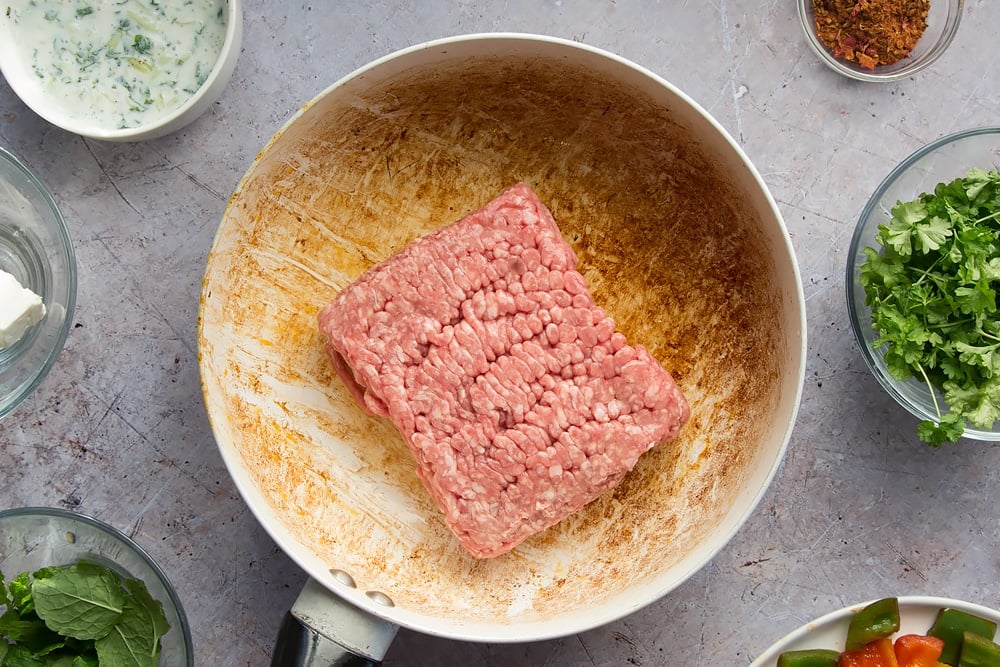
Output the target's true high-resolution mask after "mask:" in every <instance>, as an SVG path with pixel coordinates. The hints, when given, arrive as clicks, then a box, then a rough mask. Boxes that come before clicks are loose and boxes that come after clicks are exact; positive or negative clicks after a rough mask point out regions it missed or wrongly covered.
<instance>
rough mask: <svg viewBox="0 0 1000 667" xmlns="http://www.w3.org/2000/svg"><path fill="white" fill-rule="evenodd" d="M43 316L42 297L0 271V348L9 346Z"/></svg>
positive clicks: (43, 305)
mask: <svg viewBox="0 0 1000 667" xmlns="http://www.w3.org/2000/svg"><path fill="white" fill-rule="evenodd" d="M44 317H45V304H44V303H42V298H41V297H40V296H38V295H37V294H35V293H34V292H32V291H31V290H30V289H28V288H26V287H21V283H19V282H17V278H15V277H14V276H12V275H11V274H9V273H7V272H6V271H0V350H2V349H4V348H8V347H11V346H12V345H14V343H16V342H17V341H19V340H21V337H22V336H23V335H24V334H25V332H26V331H27V330H28V329H30V328H31V327H33V326H35V325H36V324H38V323H39V322H41V321H42V318H44Z"/></svg>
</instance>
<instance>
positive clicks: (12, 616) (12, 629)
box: [0, 609, 62, 664]
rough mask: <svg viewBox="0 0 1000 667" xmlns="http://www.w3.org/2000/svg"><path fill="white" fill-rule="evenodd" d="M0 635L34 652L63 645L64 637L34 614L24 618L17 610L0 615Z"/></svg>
mask: <svg viewBox="0 0 1000 667" xmlns="http://www.w3.org/2000/svg"><path fill="white" fill-rule="evenodd" d="M0 635H2V636H4V637H7V638H8V639H11V640H13V641H15V642H18V643H22V644H25V645H27V646H28V648H30V649H31V650H32V651H34V652H38V651H42V650H44V649H45V648H51V647H55V646H61V645H62V637H60V636H59V635H58V634H56V633H55V632H53V631H52V630H50V629H49V628H48V626H46V625H45V623H43V622H42V620H41V619H40V618H38V617H37V616H36V615H35V614H34V613H28V614H25V615H23V616H22V615H21V614H20V613H18V611H17V610H16V609H7V611H5V612H4V613H3V614H2V615H0ZM0 664H3V663H0Z"/></svg>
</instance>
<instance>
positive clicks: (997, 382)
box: [846, 127, 1000, 447]
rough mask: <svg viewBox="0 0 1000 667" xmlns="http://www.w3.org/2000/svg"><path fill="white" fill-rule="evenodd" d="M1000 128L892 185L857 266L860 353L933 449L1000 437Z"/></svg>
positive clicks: (957, 139)
mask: <svg viewBox="0 0 1000 667" xmlns="http://www.w3.org/2000/svg"><path fill="white" fill-rule="evenodd" d="M998 165H1000V127H986V128H975V129H971V130H965V131H961V132H956V133H954V134H950V135H947V136H944V137H941V138H940V139H938V140H936V141H933V142H931V143H930V144H928V145H926V146H924V147H923V148H920V149H919V150H917V151H916V152H915V153H913V154H912V155H910V156H909V157H908V158H906V159H905V160H903V161H902V162H901V163H900V164H899V166H897V167H896V168H895V169H893V170H892V172H891V173H890V174H889V175H888V176H887V177H886V178H885V180H883V181H882V183H881V184H880V185H879V186H878V188H877V189H876V190H875V193H874V194H873V195H872V197H871V199H869V201H868V203H867V205H866V206H865V208H864V210H863V211H862V213H861V217H860V219H859V220H858V224H857V227H856V228H855V230H854V236H853V238H852V239H851V246H850V250H849V255H848V262H847V276H846V285H847V305H848V310H849V313H850V318H851V326H852V328H853V330H854V334H855V336H856V338H857V341H858V345H859V346H860V348H861V353H862V356H863V357H864V360H865V362H866V363H867V365H868V367H869V368H870V369H871V371H872V373H873V374H874V375H875V378H876V379H877V380H878V382H879V383H880V384H881V385H882V387H884V388H885V390H886V391H887V392H888V393H889V394H890V395H891V396H892V397H893V398H894V399H896V401H897V402H898V403H899V404H900V405H902V406H903V407H904V408H906V409H907V410H909V411H910V412H911V413H912V414H913V415H914V416H916V417H917V418H918V419H919V420H920V422H919V423H918V425H917V429H916V431H917V436H918V437H919V438H920V439H921V440H923V441H924V442H926V443H928V444H929V445H932V446H934V447H940V446H942V445H944V444H945V443H952V442H956V441H957V440H958V439H959V438H963V437H964V438H969V439H973V440H985V441H1000V310H998V299H997V291H998V290H1000V171H998V169H1000V167H998Z"/></svg>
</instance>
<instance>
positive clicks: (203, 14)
mask: <svg viewBox="0 0 1000 667" xmlns="http://www.w3.org/2000/svg"><path fill="white" fill-rule="evenodd" d="M4 20H8V21H12V22H13V23H14V24H15V25H16V26H17V29H16V30H14V31H12V32H13V34H14V35H15V39H16V40H17V45H18V47H19V51H20V53H21V54H22V57H23V58H24V59H25V60H26V61H28V63H29V64H30V67H31V68H32V71H34V72H35V74H36V75H37V76H38V78H39V80H40V84H41V85H42V86H43V87H44V88H46V89H47V90H48V92H50V93H51V94H52V95H53V96H54V97H55V98H56V99H57V100H58V102H59V103H60V104H61V105H62V107H63V109H62V110H63V112H64V113H66V114H68V115H70V116H72V117H74V118H76V119H77V120H81V121H90V122H92V123H93V124H95V125H97V126H99V127H111V128H129V127H137V126H139V125H143V124H145V123H147V122H150V121H152V120H154V119H156V118H158V117H162V116H165V115H167V114H169V113H170V112H172V111H174V110H175V109H177V108H178V107H180V106H181V105H182V104H184V103H185V102H186V101H187V100H188V99H189V98H190V97H191V95H193V94H194V93H195V92H196V91H197V90H198V88H200V87H201V86H202V85H203V84H204V83H205V81H206V79H207V78H208V74H209V73H210V72H211V71H212V68H213V67H214V66H215V62H216V60H217V59H218V56H219V53H220V51H221V50H222V44H223V41H224V40H225V35H226V0H184V1H183V2H169V3H167V2H157V1H156V0H86V1H81V0H71V1H68V2H67V1H66V0H13V1H12V2H11V4H10V5H8V6H7V9H6V12H5V19H4Z"/></svg>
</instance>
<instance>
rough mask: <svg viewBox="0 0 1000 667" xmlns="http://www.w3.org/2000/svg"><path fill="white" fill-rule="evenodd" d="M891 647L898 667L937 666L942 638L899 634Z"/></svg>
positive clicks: (942, 648) (942, 649)
mask: <svg viewBox="0 0 1000 667" xmlns="http://www.w3.org/2000/svg"><path fill="white" fill-rule="evenodd" d="M893 649H894V650H895V651H896V660H897V662H899V667H937V664H938V660H939V659H940V658H941V652H942V651H944V640H943V639H938V638H937V637H930V636H927V635H901V636H899V637H897V638H896V643H895V644H893Z"/></svg>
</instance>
